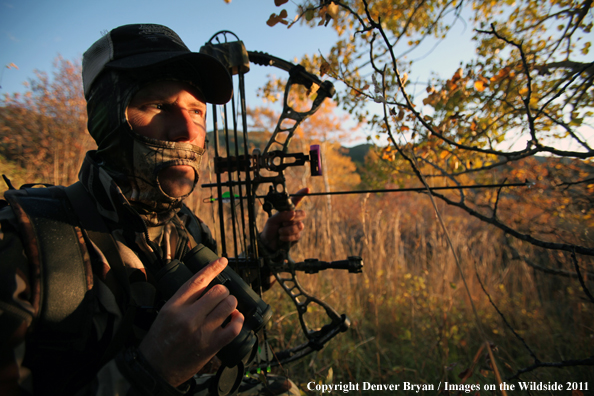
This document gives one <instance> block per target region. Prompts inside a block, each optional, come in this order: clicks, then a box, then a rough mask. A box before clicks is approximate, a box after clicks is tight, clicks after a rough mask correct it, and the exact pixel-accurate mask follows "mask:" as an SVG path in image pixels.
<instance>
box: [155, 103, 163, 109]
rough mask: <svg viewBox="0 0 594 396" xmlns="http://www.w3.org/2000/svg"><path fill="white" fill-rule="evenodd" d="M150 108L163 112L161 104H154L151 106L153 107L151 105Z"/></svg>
mask: <svg viewBox="0 0 594 396" xmlns="http://www.w3.org/2000/svg"><path fill="white" fill-rule="evenodd" d="M152 107H153V108H154V109H157V110H163V107H164V106H163V104H162V103H155V104H153V105H152Z"/></svg>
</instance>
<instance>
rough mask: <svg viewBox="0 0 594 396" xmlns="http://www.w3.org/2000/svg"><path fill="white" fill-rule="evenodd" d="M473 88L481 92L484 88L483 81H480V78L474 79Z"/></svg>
mask: <svg viewBox="0 0 594 396" xmlns="http://www.w3.org/2000/svg"><path fill="white" fill-rule="evenodd" d="M474 89H476V90H477V91H479V92H483V91H484V90H485V83H484V82H482V81H481V80H478V81H475V82H474Z"/></svg>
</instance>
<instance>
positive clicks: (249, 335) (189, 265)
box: [156, 244, 272, 367]
mask: <svg viewBox="0 0 594 396" xmlns="http://www.w3.org/2000/svg"><path fill="white" fill-rule="evenodd" d="M218 258H219V256H217V255H216V254H215V253H214V252H213V251H212V250H210V249H208V248H207V247H206V246H204V245H202V244H199V245H198V246H196V247H195V248H193V249H192V250H190V251H189V252H188V253H187V254H186V255H185V256H184V257H183V259H182V261H180V260H177V259H175V260H171V261H170V262H169V263H167V265H166V266H164V267H163V268H161V269H160V270H159V271H158V272H157V274H156V278H157V290H158V291H159V292H160V293H161V295H162V296H163V297H164V298H165V299H167V300H169V299H170V298H171V297H172V296H173V295H174V294H175V293H176V292H177V290H178V289H179V288H180V287H181V286H182V285H183V284H184V283H186V281H187V280H188V279H190V278H191V277H192V276H194V274H195V273H197V272H198V271H200V270H201V269H202V268H204V267H205V266H206V265H208V264H209V263H211V262H213V261H214V260H217V259H218ZM214 285H224V286H225V287H226V288H227V289H229V292H230V293H231V294H232V295H233V296H235V298H236V299H237V309H238V310H239V312H241V313H242V314H243V316H244V322H243V327H242V329H241V332H240V333H239V335H238V336H237V337H236V338H235V339H234V340H233V341H231V343H229V344H228V345H226V346H225V347H224V348H223V349H221V350H220V351H219V352H218V353H217V357H218V358H219V359H220V360H221V362H223V364H224V365H225V366H227V367H235V366H237V365H239V364H240V363H242V364H243V365H244V366H245V365H247V363H248V362H249V361H251V360H252V359H253V357H254V356H255V354H256V353H257V348H258V343H257V337H256V333H257V332H258V331H260V330H261V329H262V328H263V327H264V325H265V324H266V323H267V322H268V320H270V317H271V316H272V309H271V308H270V305H268V304H266V303H265V302H264V301H263V300H262V299H261V298H260V296H258V295H257V294H256V292H254V290H253V289H252V288H251V287H250V286H249V285H248V284H247V283H245V281H244V280H243V279H242V278H241V277H240V276H239V275H238V274H237V273H236V272H235V271H233V270H232V269H231V268H230V267H226V268H225V269H224V270H223V271H222V272H221V273H220V274H218V275H217V276H216V278H214V279H213V280H212V282H211V283H210V284H209V285H208V287H207V288H206V291H207V290H209V289H210V288H211V287H212V286H214Z"/></svg>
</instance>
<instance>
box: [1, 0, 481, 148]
mask: <svg viewBox="0 0 594 396" xmlns="http://www.w3.org/2000/svg"><path fill="white" fill-rule="evenodd" d="M0 2H1V3H0V66H1V69H0V73H1V74H0V86H1V88H0V97H1V96H2V94H10V93H14V92H24V91H25V89H26V88H25V87H24V85H23V82H25V81H27V80H28V79H30V78H33V77H34V70H35V69H37V70H41V71H45V72H48V73H50V74H51V71H52V63H53V61H54V60H55V59H56V57H57V56H58V55H61V56H62V57H64V58H65V59H76V58H80V57H82V54H83V53H84V52H85V51H86V49H87V48H88V47H89V46H90V45H91V44H92V43H93V42H95V41H96V40H97V39H99V38H100V37H101V32H106V31H109V30H111V29H113V28H115V27H117V26H121V25H125V24H131V23H158V24H162V25H165V26H168V27H170V28H171V29H173V30H174V31H175V32H177V33H178V35H179V36H180V37H181V38H182V40H183V41H184V42H185V43H186V45H187V46H188V47H189V48H190V49H191V50H193V51H198V50H199V49H200V47H201V46H202V45H203V44H204V43H205V42H206V41H208V39H209V38H210V37H212V36H213V35H214V34H215V33H216V32H218V31H221V30H230V31H232V32H234V33H235V34H236V35H237V36H238V37H239V38H240V39H241V40H242V41H243V42H244V44H245V46H246V48H247V49H248V50H250V51H264V52H268V53H270V54H271V55H274V56H277V57H280V58H283V59H285V60H289V61H294V60H296V59H298V58H301V57H302V56H303V55H304V54H314V53H322V54H326V53H327V52H328V51H329V49H330V48H331V46H332V44H333V43H334V42H335V41H336V39H337V36H336V33H335V32H334V31H333V30H332V29H331V28H330V27H327V28H326V27H323V26H322V27H316V28H310V27H306V26H302V25H299V24H296V25H294V26H293V27H292V28H291V29H287V28H286V27H285V26H284V25H281V24H279V25H277V26H274V27H269V26H267V25H266V21H267V19H268V17H269V16H270V14H272V13H279V12H280V10H282V9H283V8H286V9H287V11H288V13H289V19H292V18H293V17H294V16H295V7H294V4H293V3H292V2H289V3H287V4H285V5H284V6H282V7H276V6H275V5H274V0H232V1H231V3H229V4H227V3H225V2H224V1H223V0H171V1H167V2H164V1H162V0H161V1H155V0H142V1H140V0H117V1H116V0H101V1H81V0H53V1H50V0H0ZM471 35H472V29H471V27H469V26H466V27H465V26H464V25H463V24H458V25H457V26H455V28H454V29H453V31H452V32H451V33H450V34H449V35H448V38H447V40H448V41H446V42H444V43H442V44H441V45H440V46H439V47H438V48H437V49H436V50H434V51H432V52H431V53H430V54H429V55H428V56H427V57H425V58H423V61H422V62H419V63H417V64H415V70H414V73H411V76H410V79H411V81H413V80H415V81H417V80H418V81H427V79H428V77H429V73H430V71H431V70H438V71H439V72H440V74H441V75H442V76H447V77H449V76H451V75H453V73H454V72H455V70H456V69H457V68H458V67H459V63H460V61H461V60H466V59H469V58H470V57H471V56H472V55H473V53H474V49H473V47H472V44H471V41H470V36H471ZM432 46H433V45H430V47H432ZM453 49H455V51H452V50H453ZM452 54H455V55H454V56H452ZM422 55H425V54H417V55H415V56H422ZM11 63H13V64H15V65H16V66H17V67H18V69H14V68H10V69H7V68H6V67H5V66H6V65H9V64H11ZM271 73H272V74H275V75H277V76H279V77H281V76H283V73H284V72H283V71H280V70H278V69H276V70H275V69H273V68H266V67H261V66H255V67H252V69H251V70H250V72H249V73H248V75H247V76H246V92H247V93H248V96H247V104H248V106H252V107H253V106H257V105H262V103H263V102H262V99H260V98H257V97H256V95H255V92H256V90H257V88H258V87H261V86H263V85H264V83H265V82H266V78H267V75H268V74H271ZM412 74H414V75H412ZM364 139H365V135H364V134H363V133H362V134H361V136H360V137H359V139H358V142H362V141H364Z"/></svg>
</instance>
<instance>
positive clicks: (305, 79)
mask: <svg viewBox="0 0 594 396" xmlns="http://www.w3.org/2000/svg"><path fill="white" fill-rule="evenodd" d="M228 37H233V38H234V40H233V41H229V40H228ZM201 52H204V53H208V54H210V55H212V56H214V57H216V58H217V59H219V60H220V61H221V62H222V63H223V64H226V65H227V66H228V68H229V71H230V73H231V74H232V75H233V76H236V78H234V80H235V82H234V83H236V84H237V86H238V89H236V90H235V93H236V94H237V92H239V98H234V99H233V100H232V101H231V103H230V105H231V113H232V118H231V124H232V125H229V124H230V122H229V117H228V116H227V115H228V114H227V113H228V105H223V106H222V107H219V108H217V106H215V105H213V123H214V125H213V126H214V128H213V130H214V135H215V137H214V151H215V158H214V172H215V174H216V183H210V184H203V185H202V187H203V188H209V187H216V190H217V199H216V200H217V201H218V211H219V223H220V224H219V225H220V235H221V248H222V249H221V250H222V256H224V257H227V258H228V259H229V263H230V265H231V266H232V267H234V268H235V269H236V270H237V271H239V272H240V273H243V274H244V275H245V276H246V277H250V273H253V272H255V273H256V274H255V275H256V277H257V280H258V282H255V284H256V287H257V288H259V287H261V285H262V280H261V278H262V274H263V273H270V274H273V275H274V277H275V278H276V280H277V282H278V283H279V284H280V285H281V287H282V288H283V289H284V291H285V292H286V293H287V294H288V295H289V296H290V298H291V300H292V301H293V303H294V304H295V306H296V307H297V313H298V315H299V321H300V324H301V328H302V330H303V333H304V335H305V337H306V338H307V341H306V342H305V343H303V344H301V345H298V346H296V347H292V348H289V349H287V350H285V351H282V352H277V353H275V356H274V359H273V360H270V359H267V360H268V361H264V362H259V363H256V364H255V365H256V366H257V367H259V368H262V367H266V366H275V365H281V364H284V363H288V362H292V361H295V360H297V359H300V358H302V357H304V356H306V355H308V354H310V353H312V352H314V351H318V350H320V349H322V348H323V347H324V345H325V344H326V343H327V342H328V341H330V340H331V339H332V338H333V337H335V336H336V335H338V334H339V333H340V332H344V331H346V330H347V329H348V328H349V326H350V322H349V319H348V318H347V316H346V315H345V314H339V313H338V312H337V311H336V310H335V309H334V308H332V307H331V306H330V305H328V304H327V303H325V302H324V301H322V300H320V299H319V298H316V297H314V296H312V295H311V294H309V293H308V292H306V291H305V290H304V289H303V287H302V286H301V284H300V282H299V280H298V278H297V271H304V272H306V273H317V272H318V271H320V270H324V269H329V268H332V269H346V270H348V271H349V272H351V273H359V272H361V271H362V267H363V261H362V259H361V258H360V257H348V258H347V259H346V260H341V261H334V262H323V261H319V260H317V259H308V260H305V261H303V262H298V263H296V262H294V261H293V260H292V259H291V257H290V255H289V248H290V244H289V243H286V244H283V245H281V246H280V249H279V250H278V251H277V252H275V253H274V254H260V252H261V251H263V249H262V246H259V245H260V241H259V234H258V230H257V229H256V207H255V204H256V198H257V197H258V196H257V195H256V191H257V190H258V188H260V187H263V186H268V193H267V194H266V195H265V196H264V198H263V199H264V202H263V209H264V210H265V211H266V212H267V213H268V215H269V216H270V215H272V211H273V210H275V211H278V212H281V211H287V210H293V209H294V208H295V206H294V205H293V203H292V201H291V199H290V196H289V194H288V191H287V187H286V178H285V175H284V171H285V169H287V168H288V167H292V166H303V165H305V164H306V163H309V164H310V168H311V174H312V176H317V175H321V174H322V169H321V161H320V152H319V147H316V146H312V148H311V149H310V152H309V155H307V154H303V153H289V152H288V146H289V144H290V142H291V138H292V137H293V135H294V133H295V130H296V129H297V127H298V126H299V124H300V123H301V122H302V121H303V120H305V119H306V118H307V117H309V116H310V115H312V114H313V113H315V112H316V111H317V110H318V108H319V107H320V106H321V105H322V103H323V101H324V100H325V99H326V98H330V97H332V96H333V94H334V86H333V85H332V83H331V82H330V81H323V82H322V81H321V80H320V79H319V78H318V77H317V76H315V75H314V74H311V73H309V72H307V71H306V70H305V68H304V67H303V66H300V65H294V64H292V63H290V62H287V61H285V60H282V59H280V58H277V57H274V56H272V55H269V54H266V53H263V52H248V51H247V50H246V49H245V47H244V45H243V43H242V42H241V41H239V39H238V38H237V36H236V35H235V34H233V33H231V32H229V31H222V32H219V33H216V34H215V35H214V36H213V37H212V38H211V39H210V40H209V42H208V43H207V44H206V45H205V46H203V47H202V49H201ZM251 63H254V64H256V65H262V66H274V67H277V68H280V69H282V70H284V71H286V72H288V73H289V79H288V81H287V84H286V87H285V93H284V99H283V109H282V113H281V116H280V119H279V120H278V122H277V125H276V128H275V130H274V132H273V134H272V136H271V138H270V140H269V141H268V143H267V144H266V147H265V148H264V149H263V151H260V150H254V151H253V152H252V154H248V134H247V132H248V131H247V116H246V104H245V82H244V75H245V73H247V72H248V71H249V68H250V64H251ZM294 86H301V87H302V88H305V89H307V90H312V89H314V90H315V89H317V92H316V97H315V99H314V100H313V101H312V104H311V108H309V109H306V110H305V111H297V110H295V109H294V108H293V107H291V105H290V104H289V94H290V92H291V89H292V88H293V87H294ZM235 99H238V100H239V107H240V109H239V110H240V114H241V121H242V138H243V147H240V144H239V141H240V138H239V133H238V121H237V117H236V108H235V107H236V105H235ZM217 110H219V111H221V113H222V114H223V118H224V120H223V124H224V125H223V133H224V142H225V143H224V144H225V152H226V156H225V157H223V156H221V152H222V149H221V147H220V143H219V136H218V135H219V127H218V117H217ZM287 121H288V122H287ZM287 124H289V125H288V126H287ZM231 140H233V142H234V144H233V145H231ZM233 152H234V155H233ZM223 179H226V180H223ZM223 190H226V191H223ZM224 197H228V198H227V199H228V200H229V201H230V204H231V205H230V207H231V224H230V226H231V227H230V228H231V229H232V231H233V241H234V242H233V249H234V253H235V257H236V258H230V257H229V252H228V248H227V242H226V240H225V229H226V225H225V221H224V220H225V216H224V206H223V201H224V199H223V198H224ZM227 199H226V200H227ZM236 208H239V211H240V213H239V214H237V212H236ZM246 217H247V225H246ZM240 223H241V225H240ZM246 229H247V231H246ZM241 233H243V240H244V242H243V244H241V243H238V242H237V240H238V235H239V234H241ZM246 240H247V241H246ZM238 246H239V247H238ZM259 247H260V249H259ZM240 250H243V251H244V252H245V253H244V254H242V255H241V257H240V255H238V253H239V251H240ZM238 257H239V258H238ZM312 305H318V306H319V307H322V308H323V310H324V311H325V312H326V315H327V317H328V318H327V320H328V323H326V324H325V325H324V326H322V327H321V328H320V329H316V330H314V329H311V328H309V326H308V324H307V322H306V320H305V314H306V313H307V311H308V308H309V307H310V306H312ZM266 350H268V349H266Z"/></svg>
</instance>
